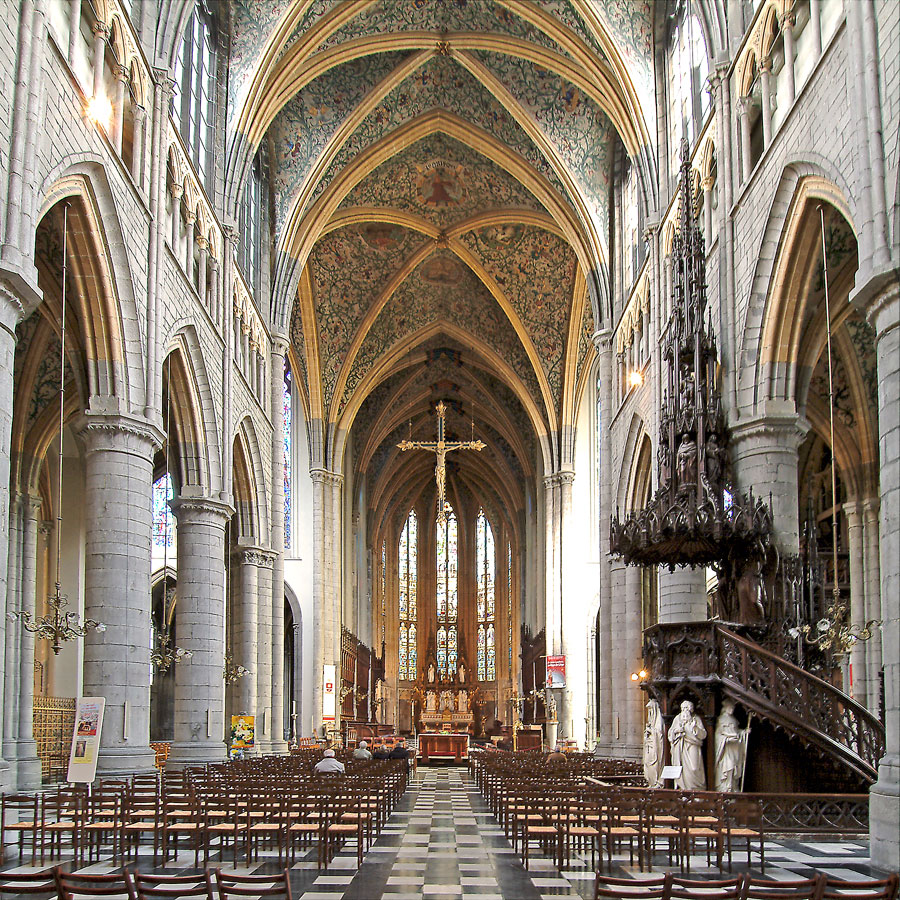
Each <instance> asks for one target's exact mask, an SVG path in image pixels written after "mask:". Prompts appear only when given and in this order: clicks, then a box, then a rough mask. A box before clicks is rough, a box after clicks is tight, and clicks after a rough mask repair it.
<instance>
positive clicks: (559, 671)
mask: <svg viewBox="0 0 900 900" xmlns="http://www.w3.org/2000/svg"><path fill="white" fill-rule="evenodd" d="M545 684H546V686H547V687H548V688H563V687H565V686H566V658H565V656H548V657H547V680H546V682H545Z"/></svg>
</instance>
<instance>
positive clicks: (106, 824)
mask: <svg viewBox="0 0 900 900" xmlns="http://www.w3.org/2000/svg"><path fill="white" fill-rule="evenodd" d="M124 826H125V818H124V795H123V794H122V793H121V792H120V791H118V790H116V791H112V792H107V791H100V790H98V791H94V793H93V794H91V796H90V798H89V799H88V806H87V814H86V817H85V822H84V826H83V833H84V837H85V838H86V839H87V851H88V860H89V861H90V860H93V859H94V854H95V852H96V858H97V859H99V858H100V850H101V848H102V847H103V845H104V844H108V845H109V846H110V848H111V849H112V858H113V862H118V861H119V850H120V845H121V842H122V841H121V839H122V829H123V827H124Z"/></svg>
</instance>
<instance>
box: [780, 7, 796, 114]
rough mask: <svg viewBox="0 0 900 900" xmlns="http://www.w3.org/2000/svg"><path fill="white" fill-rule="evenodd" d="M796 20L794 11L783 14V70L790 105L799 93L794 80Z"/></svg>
mask: <svg viewBox="0 0 900 900" xmlns="http://www.w3.org/2000/svg"><path fill="white" fill-rule="evenodd" d="M796 21H797V19H796V16H795V15H794V13H792V12H787V13H784V14H783V15H782V16H781V33H782V34H783V35H784V67H783V68H782V71H783V72H784V79H785V82H784V83H785V88H786V90H787V102H788V106H790V105H791V104H792V103H793V102H794V97H795V96H796V95H797V88H796V84H795V81H794V55H795V54H794V25H795V24H796Z"/></svg>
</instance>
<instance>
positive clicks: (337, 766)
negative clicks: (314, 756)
mask: <svg viewBox="0 0 900 900" xmlns="http://www.w3.org/2000/svg"><path fill="white" fill-rule="evenodd" d="M313 771H314V772H315V773H316V774H317V775H343V774H344V764H343V763H342V762H341V761H340V760H339V759H335V758H334V750H326V751H325V756H324V758H323V759H320V760H319V761H318V762H317V763H316V764H315V765H314V766H313Z"/></svg>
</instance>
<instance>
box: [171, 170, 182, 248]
mask: <svg viewBox="0 0 900 900" xmlns="http://www.w3.org/2000/svg"><path fill="white" fill-rule="evenodd" d="M169 193H170V194H171V195H172V253H174V254H175V258H176V259H177V258H178V245H179V244H180V243H181V197H182V195H183V194H184V187H183V186H182V185H180V184H178V183H177V182H174V183H172V184H170V185H169Z"/></svg>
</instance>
